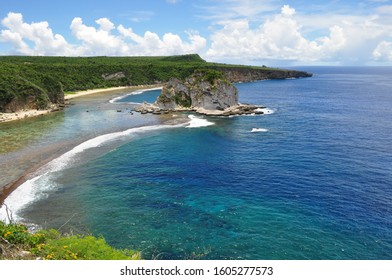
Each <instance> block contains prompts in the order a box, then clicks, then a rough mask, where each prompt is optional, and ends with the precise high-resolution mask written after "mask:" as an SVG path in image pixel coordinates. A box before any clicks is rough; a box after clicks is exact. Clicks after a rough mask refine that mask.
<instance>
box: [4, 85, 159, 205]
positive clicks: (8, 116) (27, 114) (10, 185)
mask: <svg viewBox="0 0 392 280" xmlns="http://www.w3.org/2000/svg"><path fill="white" fill-rule="evenodd" d="M157 86H159V85H156V84H155V85H141V86H128V87H112V88H105V89H94V90H87V91H79V92H76V93H75V94H70V95H66V96H65V98H64V99H65V100H67V101H70V100H72V99H74V98H80V97H83V96H87V95H93V94H106V93H108V94H109V93H111V94H113V93H114V94H115V93H117V92H124V91H126V90H130V91H137V90H144V89H150V88H154V87H157ZM61 109H62V108H61ZM59 110H60V108H58V107H57V106H53V107H52V108H50V109H48V110H26V111H19V112H15V113H0V124H1V123H3V122H4V123H6V122H7V123H8V122H12V121H17V120H22V119H27V118H33V117H36V116H42V115H46V114H49V113H51V112H56V111H59ZM52 159H53V158H52V157H49V158H47V159H45V160H43V161H42V162H40V163H39V164H37V163H35V164H33V165H29V167H27V168H26V169H25V170H24V171H23V173H21V175H19V177H15V178H14V179H12V180H11V181H8V182H7V183H6V184H4V185H1V186H0V205H2V203H3V202H4V201H5V199H6V198H7V197H8V195H10V194H11V193H12V192H13V191H14V190H15V189H17V188H18V187H19V186H20V185H22V184H23V183H24V182H25V181H26V180H28V179H30V176H31V174H33V173H34V172H35V171H37V170H38V169H39V168H40V167H41V166H43V165H45V164H46V163H48V162H49V161H50V160H52Z"/></svg>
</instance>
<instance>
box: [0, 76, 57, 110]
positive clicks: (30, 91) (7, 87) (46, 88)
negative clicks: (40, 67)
mask: <svg viewBox="0 0 392 280" xmlns="http://www.w3.org/2000/svg"><path fill="white" fill-rule="evenodd" d="M0 93H1V94H0V112H5V113H12V112H17V111H22V110H29V109H48V108H50V107H51V106H52V105H58V104H64V92H63V88H62V85H61V84H60V83H59V82H57V81H55V80H54V79H52V78H50V77H42V78H41V80H40V81H39V85H38V84H35V83H33V82H31V81H29V80H27V79H25V78H22V77H20V76H17V77H13V78H12V80H11V81H7V84H4V88H0Z"/></svg>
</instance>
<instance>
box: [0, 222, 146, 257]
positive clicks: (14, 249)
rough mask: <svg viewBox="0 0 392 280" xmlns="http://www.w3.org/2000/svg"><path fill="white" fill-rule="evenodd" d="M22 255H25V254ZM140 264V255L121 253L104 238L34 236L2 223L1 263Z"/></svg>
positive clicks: (47, 232)
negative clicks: (95, 262)
mask: <svg viewBox="0 0 392 280" xmlns="http://www.w3.org/2000/svg"><path fill="white" fill-rule="evenodd" d="M21 252H22V253H21ZM37 258H40V259H45V260H137V259H141V255H140V252H137V251H133V250H118V249H114V248H113V247H111V246H110V245H108V244H107V243H106V241H105V239H104V238H103V237H98V238H97V237H94V236H91V235H88V236H80V235H70V236H63V235H61V234H60V233H59V232H58V231H56V230H54V229H51V230H41V231H39V232H37V233H31V232H29V231H28V230H27V228H26V227H25V226H24V225H21V224H14V223H10V224H5V223H3V222H1V221H0V259H37Z"/></svg>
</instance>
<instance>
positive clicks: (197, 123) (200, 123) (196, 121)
mask: <svg viewBox="0 0 392 280" xmlns="http://www.w3.org/2000/svg"><path fill="white" fill-rule="evenodd" d="M188 118H189V119H190V120H191V121H190V122H189V125H187V126H186V127H188V128H195V127H205V126H210V125H214V124H215V123H213V122H210V121H208V120H206V119H202V118H198V117H196V116H194V115H189V116H188Z"/></svg>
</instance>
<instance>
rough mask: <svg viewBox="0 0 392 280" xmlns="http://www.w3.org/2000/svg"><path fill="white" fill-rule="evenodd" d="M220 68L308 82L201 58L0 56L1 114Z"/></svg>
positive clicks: (233, 74)
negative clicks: (73, 93) (84, 92)
mask: <svg viewBox="0 0 392 280" xmlns="http://www.w3.org/2000/svg"><path fill="white" fill-rule="evenodd" d="M196 69H215V70H218V71H222V72H224V73H225V75H226V77H227V78H228V79H229V80H230V81H232V82H238V81H251V80H262V79H284V78H298V77H307V76H309V75H310V74H308V73H305V72H299V71H291V70H290V71H288V70H281V69H272V68H267V67H250V66H240V65H228V64H217V63H209V62H206V61H205V60H203V59H202V58H201V57H200V56H199V55H197V54H190V55H182V56H168V57H30V56H3V57H0V112H13V111H18V110H22V109H44V108H47V107H48V106H49V105H50V104H59V103H63V102H64V92H67V91H79V90H87V89H95V88H108V87H116V86H130V85H146V84H156V83H163V82H167V81H168V80H169V79H170V78H173V77H174V78H179V79H184V78H185V77H187V76H189V75H191V74H192V73H193V72H194V71H195V70H196Z"/></svg>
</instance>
